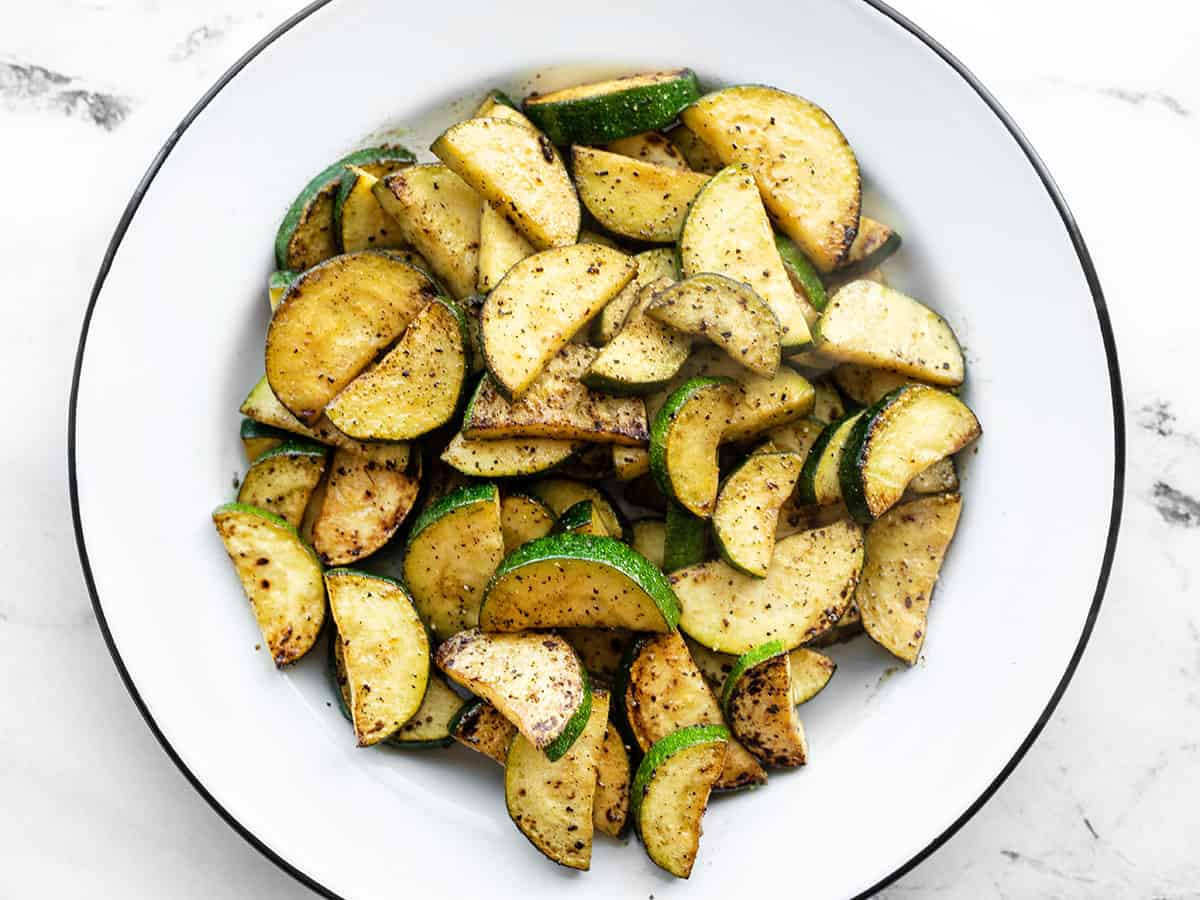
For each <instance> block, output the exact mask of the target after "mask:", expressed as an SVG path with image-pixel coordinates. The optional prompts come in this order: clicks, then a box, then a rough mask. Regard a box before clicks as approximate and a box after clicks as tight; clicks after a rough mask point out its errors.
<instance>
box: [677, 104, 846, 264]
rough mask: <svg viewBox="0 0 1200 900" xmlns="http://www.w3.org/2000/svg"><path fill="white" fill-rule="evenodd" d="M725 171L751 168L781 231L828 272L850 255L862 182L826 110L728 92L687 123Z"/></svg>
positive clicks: (692, 113) (689, 114)
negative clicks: (732, 167)
mask: <svg viewBox="0 0 1200 900" xmlns="http://www.w3.org/2000/svg"><path fill="white" fill-rule="evenodd" d="M680 118H682V119H683V124H684V125H686V126H687V127H688V128H690V129H691V130H692V131H694V132H695V133H696V135H697V136H698V137H699V138H700V139H701V140H702V141H704V143H706V144H708V146H710V147H712V148H713V150H715V151H716V153H717V155H718V156H720V157H721V159H722V160H723V161H724V162H725V164H726V165H730V164H734V163H744V164H746V165H748V166H749V167H750V169H751V171H752V172H753V173H754V178H755V180H756V181H757V182H758V188H759V190H760V191H761V192H762V196H763V201H764V202H765V203H766V205H767V208H768V209H769V210H770V211H771V215H772V216H773V217H774V219H775V221H776V222H778V223H779V227H780V228H782V229H783V231H784V232H785V233H786V234H787V236H788V237H790V238H791V239H792V240H793V241H795V242H796V243H797V244H798V245H799V246H800V248H801V249H802V250H803V251H804V254H805V256H807V257H808V258H809V259H810V260H812V262H813V264H814V265H816V267H817V268H818V269H820V270H821V271H822V272H829V271H832V270H833V269H834V267H836V266H837V265H838V264H839V263H840V262H842V260H843V259H845V258H846V254H847V253H848V252H849V250H850V245H851V243H852V242H853V241H854V235H855V233H856V231H857V229H858V213H859V206H860V203H861V194H862V182H861V178H860V176H859V171H858V160H856V159H855V158H854V151H853V150H851V149H850V144H849V143H847V141H846V137H845V135H843V134H842V132H841V131H840V130H839V129H838V127H837V125H835V124H834V122H833V119H831V118H829V115H828V114H827V113H826V112H825V111H824V110H823V109H821V108H820V107H819V106H817V105H815V104H813V103H809V102H808V101H807V100H804V99H801V98H800V97H797V96H795V95H794V94H789V93H786V92H784V91H780V90H776V89H775V88H771V87H764V86H762V85H741V86H738V87H731V88H726V89H725V90H722V91H717V92H715V93H712V94H708V95H707V96H705V97H703V98H701V99H700V100H699V101H698V102H696V103H694V104H692V106H690V107H688V108H687V109H685V110H684V111H683V113H682V115H681V116H680Z"/></svg>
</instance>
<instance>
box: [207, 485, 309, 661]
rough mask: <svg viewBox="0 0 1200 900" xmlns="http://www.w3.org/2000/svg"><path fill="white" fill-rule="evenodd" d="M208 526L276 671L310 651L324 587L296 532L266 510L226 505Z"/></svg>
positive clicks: (234, 504)
mask: <svg viewBox="0 0 1200 900" xmlns="http://www.w3.org/2000/svg"><path fill="white" fill-rule="evenodd" d="M213 523H214V524H215V525H216V527H217V533H218V534H219V535H220V536H221V540H222V541H223V542H224V544H225V551H226V552H227V553H228V554H229V559H230V560H231V561H232V562H233V567H234V569H235V570H236V571H237V574H238V578H239V579H240V580H241V582H242V590H243V591H244V592H245V594H246V599H248V600H249V601H250V606H251V608H252V609H253V610H254V618H255V619H256V620H257V621H258V627H259V630H260V631H261V632H262V636H263V641H264V642H265V643H266V645H267V650H268V651H269V652H270V654H271V659H272V660H274V661H275V665H277V666H285V665H287V664H288V663H292V662H295V661H296V660H298V659H299V658H300V657H301V656H303V655H304V654H305V653H307V652H308V651H309V650H311V649H312V646H313V644H314V643H315V642H316V640H317V635H319V634H320V633H321V626H322V625H323V624H324V622H325V583H324V581H323V580H322V578H321V563H320V561H319V560H318V559H317V557H316V554H314V553H313V552H312V550H311V549H310V548H309V547H308V546H307V545H306V544H305V543H304V542H303V541H302V540H301V539H300V536H299V535H298V534H297V533H296V529H295V528H292V527H291V526H290V525H288V524H287V523H286V522H284V521H283V519H281V518H279V517H278V516H275V515H273V514H271V513H269V512H266V511H265V510H261V509H257V508H256V507H253V506H245V505H243V504H240V503H227V504H225V505H224V506H219V507H217V509H216V510H215V511H214V512H213Z"/></svg>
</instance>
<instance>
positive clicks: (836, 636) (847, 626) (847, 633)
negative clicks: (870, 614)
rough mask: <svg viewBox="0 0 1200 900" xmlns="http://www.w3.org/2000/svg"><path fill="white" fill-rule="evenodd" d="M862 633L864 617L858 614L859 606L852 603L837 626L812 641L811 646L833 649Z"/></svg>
mask: <svg viewBox="0 0 1200 900" xmlns="http://www.w3.org/2000/svg"><path fill="white" fill-rule="evenodd" d="M862 633H863V627H862V616H861V615H860V614H859V612H858V604H857V603H851V604H850V606H849V607H848V608H847V609H846V611H845V612H844V613H842V617H841V618H840V619H838V620H837V624H835V625H834V626H833V627H832V628H830V629H829V630H828V631H826V632H825V633H824V634H822V635H820V636H819V637H817V638H814V639H813V640H812V641H810V642H809V646H811V647H832V646H834V645H835V644H843V643H845V642H846V641H848V640H851V639H852V638H856V637H858V636H859V635H860V634H862Z"/></svg>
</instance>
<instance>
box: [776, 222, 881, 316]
mask: <svg viewBox="0 0 1200 900" xmlns="http://www.w3.org/2000/svg"><path fill="white" fill-rule="evenodd" d="M775 246H776V248H777V249H778V250H779V258H780V259H782V260H783V267H784V268H785V269H787V272H788V275H789V276H790V277H791V279H792V284H793V285H796V284H798V285H800V288H801V289H802V290H803V291H804V293H805V295H806V296H807V297H808V302H809V303H811V304H812V307H813V309H815V310H816V311H817V312H820V311H821V310H823V309H824V308H825V304H826V303H828V302H829V297H828V296H827V295H826V293H825V283H824V282H823V281H821V276H820V275H819V274H818V273H817V270H816V267H815V266H813V264H812V263H811V262H809V261H808V257H807V256H805V255H804V253H803V252H802V251H801V250H800V248H799V247H797V246H796V245H795V244H794V243H793V242H792V239H791V238H789V237H788V236H787V235H783V234H777V235H775ZM839 271H841V270H839ZM864 271H867V270H864Z"/></svg>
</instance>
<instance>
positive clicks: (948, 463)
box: [908, 456, 958, 494]
mask: <svg viewBox="0 0 1200 900" xmlns="http://www.w3.org/2000/svg"><path fill="white" fill-rule="evenodd" d="M957 490H958V470H957V469H955V468H954V457H952V456H947V457H946V458H945V459H939V460H938V461H937V462H935V463H934V464H933V465H932V466H930V467H929V468H928V469H926V470H925V471H924V472H918V473H917V474H916V475H914V476H913V478H912V481H910V482H909V483H908V492H909V493H910V494H942V493H945V492H946V491H957Z"/></svg>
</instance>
